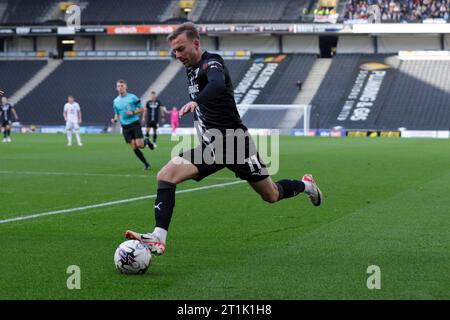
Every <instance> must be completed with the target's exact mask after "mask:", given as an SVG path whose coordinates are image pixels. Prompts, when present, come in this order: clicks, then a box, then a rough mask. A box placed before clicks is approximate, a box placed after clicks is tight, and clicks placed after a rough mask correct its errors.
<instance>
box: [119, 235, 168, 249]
mask: <svg viewBox="0 0 450 320" xmlns="http://www.w3.org/2000/svg"><path fill="white" fill-rule="evenodd" d="M125 238H127V239H133V240H138V241H141V242H143V243H145V244H146V245H148V248H149V249H150V252H151V253H153V254H156V255H161V254H163V253H164V252H165V251H166V244H165V243H162V242H161V240H160V239H159V238H158V237H157V236H155V235H154V234H153V233H138V232H135V231H131V230H127V231H126V232H125Z"/></svg>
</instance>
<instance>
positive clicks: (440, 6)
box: [344, 0, 450, 22]
mask: <svg viewBox="0 0 450 320" xmlns="http://www.w3.org/2000/svg"><path fill="white" fill-rule="evenodd" d="M371 16H372V17H374V18H375V20H378V21H382V22H404V21H409V22H412V21H421V20H424V19H428V18H439V19H443V20H447V21H448V20H449V16H450V1H448V0H437V1H434V0H433V1H423V0H377V1H373V0H349V1H348V2H347V4H346V10H345V15H344V17H345V19H363V20H367V19H368V18H369V17H371Z"/></svg>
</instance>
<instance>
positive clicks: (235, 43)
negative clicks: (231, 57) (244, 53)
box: [219, 35, 279, 53]
mask: <svg viewBox="0 0 450 320" xmlns="http://www.w3.org/2000/svg"><path fill="white" fill-rule="evenodd" d="M219 50H221V51H234V50H249V51H252V52H258V53H278V52H279V45H278V38H277V37H274V36H254V37H249V36H245V35H236V36H221V37H219Z"/></svg>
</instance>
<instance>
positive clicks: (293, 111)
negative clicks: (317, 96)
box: [237, 104, 311, 136]
mask: <svg viewBox="0 0 450 320" xmlns="http://www.w3.org/2000/svg"><path fill="white" fill-rule="evenodd" d="M237 107H238V111H239V114H240V116H241V118H242V122H243V123H244V124H245V125H246V126H247V127H248V128H249V129H279V130H280V132H281V133H284V134H290V133H291V131H292V129H297V130H300V131H301V132H303V135H305V136H306V135H307V133H308V131H309V123H310V109H311V106H310V105H297V104H238V105H237Z"/></svg>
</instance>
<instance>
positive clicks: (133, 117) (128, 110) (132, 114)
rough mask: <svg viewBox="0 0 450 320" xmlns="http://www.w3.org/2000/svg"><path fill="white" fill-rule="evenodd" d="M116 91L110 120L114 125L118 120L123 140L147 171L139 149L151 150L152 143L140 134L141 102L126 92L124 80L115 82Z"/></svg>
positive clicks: (148, 165)
mask: <svg viewBox="0 0 450 320" xmlns="http://www.w3.org/2000/svg"><path fill="white" fill-rule="evenodd" d="M116 89H117V92H118V93H119V95H118V96H117V98H115V99H114V102H113V108H114V118H112V119H111V122H112V123H116V122H117V120H120V124H121V125H122V134H123V137H124V138H125V142H126V143H128V144H129V145H130V147H131V149H133V151H134V154H135V155H136V157H138V159H139V160H141V162H142V163H143V164H144V169H145V170H149V169H150V164H149V163H148V161H147V159H145V157H144V154H143V153H142V152H141V150H140V149H143V148H145V147H146V146H148V147H149V148H150V149H151V150H153V148H154V146H153V143H152V142H151V141H150V140H149V139H145V141H144V135H143V134H142V128H141V124H140V122H139V119H140V118H139V116H140V115H141V113H143V112H144V109H145V108H144V107H143V106H142V103H141V100H139V98H138V97H136V96H135V95H134V94H132V93H129V92H127V83H126V81H125V80H117V82H116Z"/></svg>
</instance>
